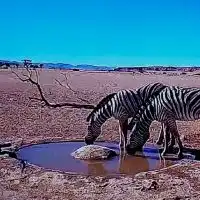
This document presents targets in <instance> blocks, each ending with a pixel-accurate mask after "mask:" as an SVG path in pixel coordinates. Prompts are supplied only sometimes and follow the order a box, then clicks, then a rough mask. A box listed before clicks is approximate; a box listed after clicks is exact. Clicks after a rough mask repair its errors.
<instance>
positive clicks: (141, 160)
mask: <svg viewBox="0 0 200 200" xmlns="http://www.w3.org/2000/svg"><path fill="white" fill-rule="evenodd" d="M82 162H83V163H84V165H85V167H87V168H88V170H87V172H88V174H90V175H110V174H129V175H134V174H137V173H139V172H145V171H149V170H155V169H161V168H163V167H166V166H167V165H169V164H170V163H169V161H165V160H164V159H163V158H161V157H159V156H157V157H156V158H155V159H152V158H150V157H148V156H145V153H144V152H140V154H139V155H138V156H131V155H128V154H124V155H121V156H119V157H115V158H112V159H110V160H106V161H95V160H90V161H82Z"/></svg>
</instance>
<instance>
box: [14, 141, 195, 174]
mask: <svg viewBox="0 0 200 200" xmlns="http://www.w3.org/2000/svg"><path fill="white" fill-rule="evenodd" d="M73 142H75V143H79V142H80V143H83V144H84V140H83V139H67V140H66V139H64V140H60V139H59V140H52V139H47V140H39V141H33V142H29V143H27V144H24V145H21V146H20V147H19V148H18V150H16V153H17V152H18V151H19V150H20V149H23V148H25V149H26V148H28V147H31V146H37V145H45V144H46V145H48V144H55V143H56V144H58V145H59V143H61V144H62V145H64V144H67V143H71V145H73ZM95 143H97V144H96V145H100V146H101V143H105V144H102V146H104V145H106V144H108V145H109V144H111V149H112V148H113V149H114V150H115V149H117V151H119V146H118V144H119V143H118V142H117V141H110V140H109V141H107V140H97V141H95ZM98 143H100V144H98ZM112 144H113V145H114V146H112ZM148 145H149V146H148ZM158 146H159V145H155V144H154V143H146V144H145V146H144V147H143V151H142V153H145V152H146V151H144V149H145V147H146V148H147V149H148V148H149V149H152V150H153V151H147V152H150V153H157V155H158V154H159V147H158ZM108 148H109V146H108ZM119 156H120V155H117V156H115V157H117V159H120V158H119ZM138 156H139V157H143V158H144V159H151V160H160V162H163V160H166V161H167V160H169V161H171V163H170V164H167V165H165V166H162V167H161V168H160V167H153V168H152V167H150V168H149V169H148V170H145V171H142V170H141V171H138V172H137V173H133V174H131V173H127V172H124V173H123V172H117V173H116V172H114V173H113V172H111V171H107V173H106V174H92V173H87V172H86V173H85V172H84V171H82V172H80V171H70V170H69V171H67V170H62V169H61V170H59V169H56V168H54V169H53V168H52V167H51V166H48V165H47V166H44V165H43V164H41V163H39V164H36V163H34V161H30V160H26V159H23V158H22V159H20V160H24V161H25V162H26V163H27V166H33V167H35V168H36V169H37V168H39V169H42V170H44V171H50V172H59V173H62V174H66V175H72V176H82V177H88V176H92V177H104V178H109V177H124V176H125V177H127V176H129V177H130V176H135V175H136V174H139V173H148V172H151V171H155V172H156V171H159V170H164V169H167V168H171V167H173V166H176V165H177V164H178V163H179V162H178V161H179V160H177V159H170V158H169V159H167V158H165V159H161V158H160V156H159V157H158V156H156V157H151V156H146V155H144V154H143V156H141V155H138ZM19 157H20V156H19ZM19 157H18V158H19ZM108 160H110V159H108ZM108 160H105V161H108ZM111 160H112V158H111ZM189 160H190V161H192V160H194V159H189ZM86 161H87V160H86ZM90 161H93V160H90ZM100 162H104V161H102V160H100ZM114 162H115V161H114ZM155 162H157V161H155Z"/></svg>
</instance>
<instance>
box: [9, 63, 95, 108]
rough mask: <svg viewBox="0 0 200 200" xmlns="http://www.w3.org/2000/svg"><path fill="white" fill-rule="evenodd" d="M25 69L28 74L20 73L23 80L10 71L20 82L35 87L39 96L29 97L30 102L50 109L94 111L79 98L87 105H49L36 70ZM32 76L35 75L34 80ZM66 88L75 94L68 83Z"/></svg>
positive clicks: (26, 67)
mask: <svg viewBox="0 0 200 200" xmlns="http://www.w3.org/2000/svg"><path fill="white" fill-rule="evenodd" d="M25 69H26V72H27V73H28V74H24V73H22V76H23V78H22V77H21V76H19V74H17V73H16V72H15V71H13V70H12V69H11V71H12V73H13V74H15V76H16V77H17V78H18V79H19V80H20V81H22V82H28V83H31V84H33V85H34V86H36V87H37V90H38V92H39V94H40V98H36V97H29V98H30V99H31V100H37V101H41V102H43V103H44V104H45V105H46V106H48V107H52V108H59V107H64V106H66V107H71V108H84V109H94V108H95V106H94V105H91V104H88V103H89V102H88V101H87V100H85V99H81V98H79V99H81V100H82V101H83V100H84V102H87V104H78V103H67V102H66V103H55V104H54V103H50V102H49V101H48V100H47V99H46V98H45V96H44V94H43V91H42V88H41V86H40V84H39V76H38V72H37V70H36V69H32V70H31V69H29V68H28V66H25ZM33 72H35V73H33ZM33 74H34V75H35V77H36V80H34V78H33ZM66 79H67V77H66ZM57 82H59V81H58V80H57ZM60 84H61V83H60ZM61 85H62V84H61ZM67 86H68V88H69V89H70V90H72V91H73V92H76V91H74V90H73V89H72V88H71V87H70V86H69V83H68V82H67Z"/></svg>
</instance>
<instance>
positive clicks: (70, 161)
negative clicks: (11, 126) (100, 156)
mask: <svg viewBox="0 0 200 200" xmlns="http://www.w3.org/2000/svg"><path fill="white" fill-rule="evenodd" d="M95 144H97V145H101V146H105V147H108V148H111V149H113V150H115V151H116V152H119V148H118V144H117V143H110V142H96V143H95ZM84 145H85V143H84V142H57V143H43V144H34V145H29V146H25V147H22V148H20V149H19V150H18V151H17V157H18V158H19V159H21V160H24V161H26V162H27V163H29V164H34V165H37V166H40V167H42V168H45V169H48V170H58V171H62V172H70V173H77V174H86V175H117V174H129V175H134V174H136V173H139V172H145V171H149V170H156V169H161V168H163V167H167V166H170V165H172V164H174V163H175V162H176V159H175V160H173V159H170V160H169V159H165V160H163V159H161V158H160V154H159V149H157V148H156V147H155V145H150V144H149V145H146V146H145V147H144V148H143V151H142V152H139V153H137V154H136V155H135V156H130V155H126V156H125V157H120V156H116V157H113V158H111V159H109V160H96V161H95V160H90V161H88V160H78V159H75V158H73V157H72V156H71V153H72V152H73V151H75V150H77V149H78V148H80V147H82V146H84Z"/></svg>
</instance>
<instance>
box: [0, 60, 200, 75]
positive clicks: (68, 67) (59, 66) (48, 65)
mask: <svg viewBox="0 0 200 200" xmlns="http://www.w3.org/2000/svg"><path fill="white" fill-rule="evenodd" d="M2 66H7V67H8V66H10V67H15V66H17V67H19V68H21V67H23V62H18V61H9V60H0V68H3V67H2ZM32 66H35V67H37V66H38V67H40V68H41V66H42V68H46V69H66V70H75V71H78V70H94V71H120V72H134V71H138V72H143V71H146V70H148V71H189V72H192V71H196V70H200V66H179V67H174V66H145V67H143V66H133V67H110V66H96V65H88V64H79V65H72V64H66V63H32Z"/></svg>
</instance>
